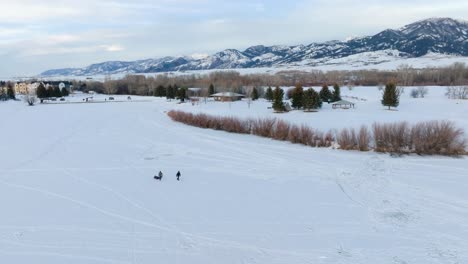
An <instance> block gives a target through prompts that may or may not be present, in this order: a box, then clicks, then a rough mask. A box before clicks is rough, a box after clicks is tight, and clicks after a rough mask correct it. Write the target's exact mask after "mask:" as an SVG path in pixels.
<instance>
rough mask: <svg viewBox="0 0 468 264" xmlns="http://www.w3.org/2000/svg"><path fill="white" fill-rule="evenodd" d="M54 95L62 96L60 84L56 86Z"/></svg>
mask: <svg viewBox="0 0 468 264" xmlns="http://www.w3.org/2000/svg"><path fill="white" fill-rule="evenodd" d="M54 97H62V91H61V90H60V88H59V87H58V86H55V88H54Z"/></svg>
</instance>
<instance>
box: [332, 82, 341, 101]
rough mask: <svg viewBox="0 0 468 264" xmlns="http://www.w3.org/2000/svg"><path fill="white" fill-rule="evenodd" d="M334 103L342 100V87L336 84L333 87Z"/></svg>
mask: <svg viewBox="0 0 468 264" xmlns="http://www.w3.org/2000/svg"><path fill="white" fill-rule="evenodd" d="M333 90H334V91H333V100H332V101H333V102H338V101H340V100H341V91H340V86H339V85H338V84H337V83H335V85H333Z"/></svg>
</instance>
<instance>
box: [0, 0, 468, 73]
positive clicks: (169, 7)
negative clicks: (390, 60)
mask: <svg viewBox="0 0 468 264" xmlns="http://www.w3.org/2000/svg"><path fill="white" fill-rule="evenodd" d="M0 10H1V11H2V12H1V15H0V60H1V63H0V78H1V77H6V76H22V75H35V74H38V73H40V72H42V71H45V70H48V69H51V68H68V67H82V66H87V65H89V64H91V63H97V62H103V61H107V60H135V59H146V58H153V57H161V56H168V55H170V56H175V55H191V54H196V53H204V54H211V53H214V52H217V51H220V50H223V49H226V48H236V49H244V48H247V47H249V46H252V45H258V44H264V45H275V44H285V45H295V44H308V43H311V42H320V41H327V40H333V39H337V40H344V39H346V38H348V37H351V36H362V35H369V34H375V33H378V32H380V31H382V30H384V29H387V28H399V27H401V26H403V25H405V24H408V23H411V22H415V21H417V20H421V19H425V18H429V17H452V18H456V19H464V20H467V19H468V1H467V0H445V1H440V0H437V1H435V0H424V1H423V0H361V1H352V0H346V1H345V0H292V1H291V0H289V1H280V0H271V1H266V0H237V1H225V0H132V1H123V0H101V1H99V0H14V1H13V0H0Z"/></svg>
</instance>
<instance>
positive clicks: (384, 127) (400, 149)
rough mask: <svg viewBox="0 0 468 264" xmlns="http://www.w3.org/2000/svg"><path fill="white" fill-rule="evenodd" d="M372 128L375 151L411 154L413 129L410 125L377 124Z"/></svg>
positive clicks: (402, 123) (404, 123) (400, 123)
mask: <svg viewBox="0 0 468 264" xmlns="http://www.w3.org/2000/svg"><path fill="white" fill-rule="evenodd" d="M372 127H373V134H374V146H375V151H377V152H390V153H409V152H410V151H411V129H410V127H409V126H408V123H406V122H399V123H388V124H377V123H375V124H374V125H373V126H372Z"/></svg>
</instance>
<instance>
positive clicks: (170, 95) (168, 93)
mask: <svg viewBox="0 0 468 264" xmlns="http://www.w3.org/2000/svg"><path fill="white" fill-rule="evenodd" d="M166 98H167V99H169V100H171V99H174V98H175V91H174V88H173V87H172V85H169V86H168V87H167V90H166Z"/></svg>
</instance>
